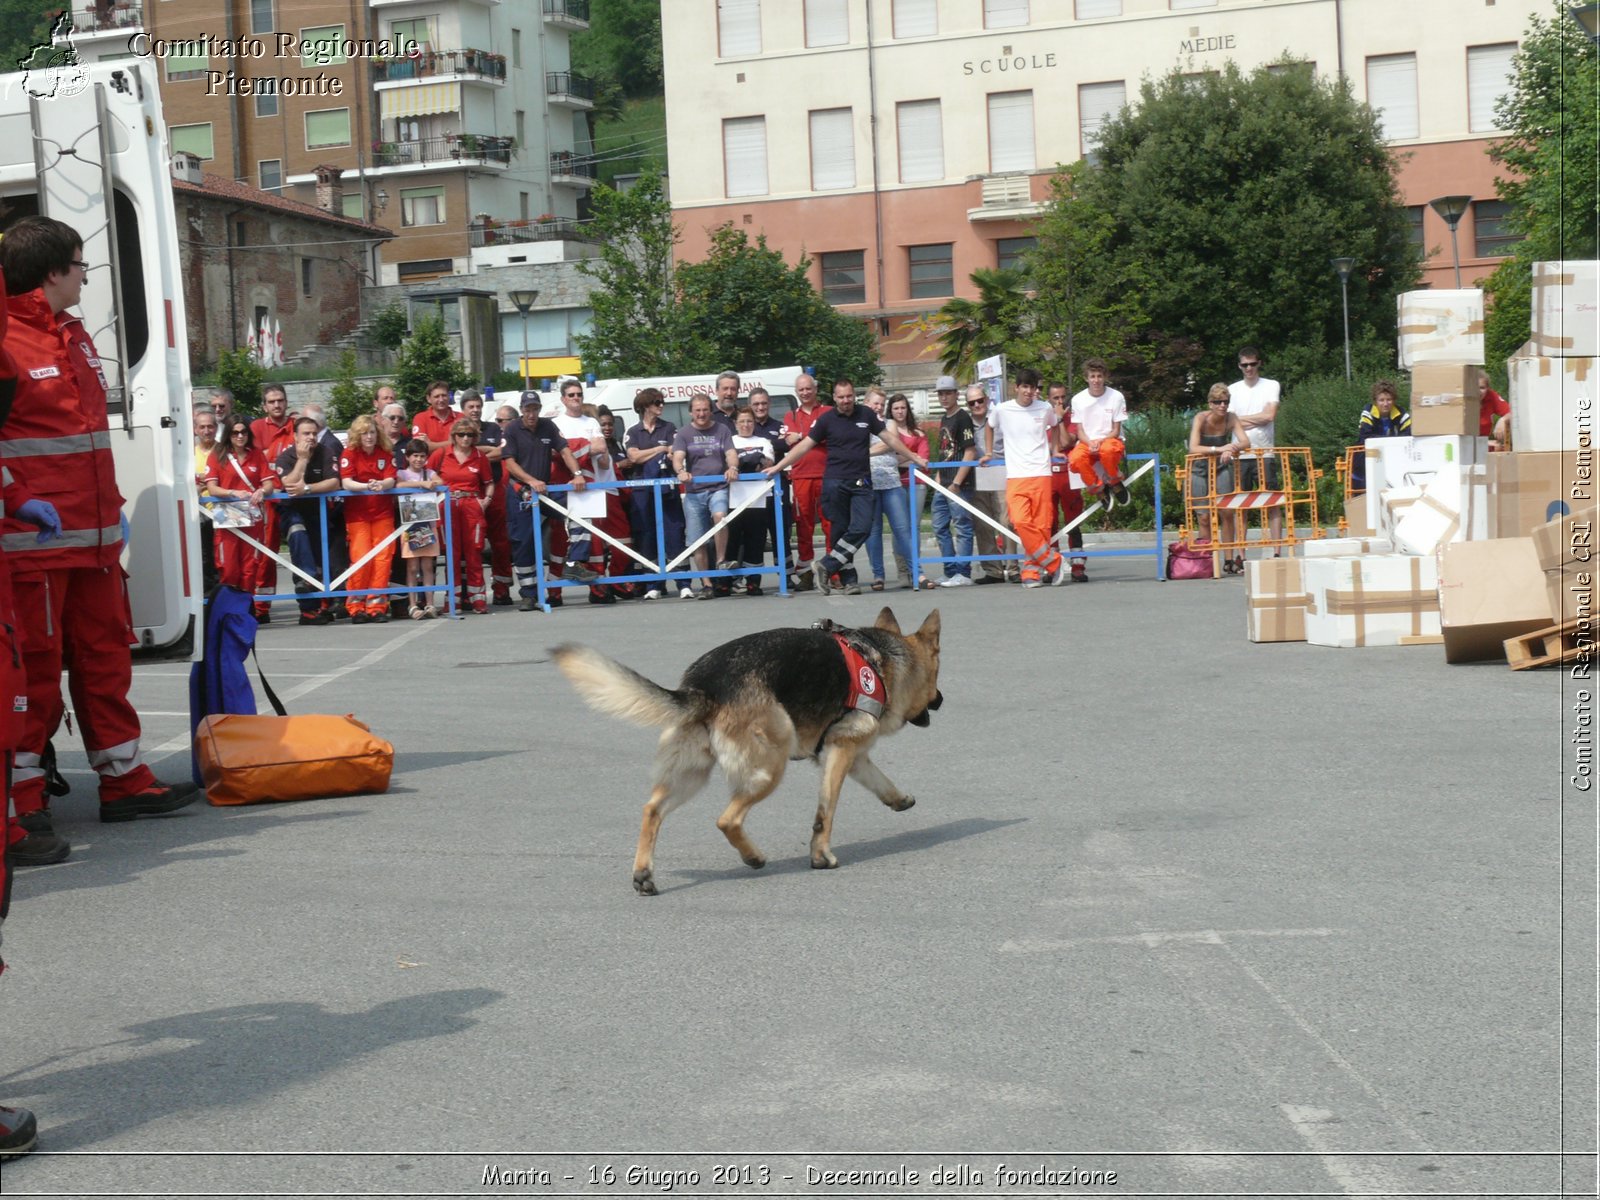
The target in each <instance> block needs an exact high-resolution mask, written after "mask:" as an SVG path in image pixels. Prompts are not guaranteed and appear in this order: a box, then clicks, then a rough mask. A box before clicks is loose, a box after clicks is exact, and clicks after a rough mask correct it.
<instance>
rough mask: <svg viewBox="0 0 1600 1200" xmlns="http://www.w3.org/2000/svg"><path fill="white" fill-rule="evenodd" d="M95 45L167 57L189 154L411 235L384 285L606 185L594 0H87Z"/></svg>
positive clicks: (441, 266)
mask: <svg viewBox="0 0 1600 1200" xmlns="http://www.w3.org/2000/svg"><path fill="white" fill-rule="evenodd" d="M73 8H74V11H73V15H72V27H73V28H72V33H71V35H70V36H71V37H72V40H73V44H74V46H75V47H76V49H77V51H78V54H79V56H80V57H81V58H83V59H84V60H104V59H108V58H122V57H133V56H138V57H147V58H155V59H158V60H159V61H160V62H161V64H162V84H161V88H162V101H163V105H164V108H165V112H166V117H167V123H168V127H169V130H170V134H171V139H172V146H173V150H174V151H175V152H177V151H187V152H189V153H192V154H194V155H196V156H198V157H199V158H200V159H201V160H202V162H203V164H204V168H203V169H204V170H205V171H206V172H207V173H210V174H214V175H217V176H221V177H223V178H226V179H232V180H236V181H239V182H241V183H246V184H250V185H252V186H255V187H258V188H260V189H262V190H264V191H267V192H270V193H273V194H276V195H282V196H286V197H289V198H291V199H294V200H298V201H301V202H303V203H306V204H314V203H315V202H316V199H317V181H318V172H319V170H321V171H322V172H323V175H324V177H326V175H327V173H328V172H329V171H332V172H336V175H335V180H336V183H335V187H336V188H337V191H338V202H337V211H338V212H340V213H341V214H343V215H344V216H346V217H350V218H353V219H359V220H363V221H368V222H371V223H373V224H376V225H380V226H383V227H386V228H388V229H390V230H392V231H393V232H394V234H395V235H396V236H395V237H393V238H392V239H390V240H388V241H387V242H384V243H382V244H381V245H380V246H379V247H378V248H376V249H375V250H374V252H373V253H374V261H373V264H372V271H371V278H372V282H374V283H376V284H409V283H420V282H424V281H427V280H432V279H438V278H441V277H444V276H449V275H452V274H462V273H466V272H467V271H468V270H469V269H470V264H471V261H472V252H473V250H474V248H477V247H482V246H483V245H485V244H486V243H488V242H492V241H493V240H495V238H496V237H497V236H498V238H499V240H500V241H502V242H504V241H507V240H512V239H515V238H516V237H517V236H518V231H520V230H522V229H536V228H537V227H539V226H540V225H550V224H551V223H554V222H570V221H571V220H573V219H574V218H576V217H577V216H578V215H579V213H580V208H581V207H582V206H583V201H584V199H585V198H586V196H587V193H588V189H589V188H590V187H591V186H592V185H593V180H594V175H595V168H594V165H593V161H592V160H593V153H592V148H593V146H592V140H591V136H590V130H589V123H588V115H587V114H588V113H589V112H590V111H591V110H592V108H593V103H592V101H593V94H594V93H593V87H592V84H591V83H590V81H589V80H587V79H586V78H584V77H583V76H581V75H579V74H577V73H575V72H573V70H572V69H571V60H570V56H569V44H568V39H569V38H570V36H571V34H573V33H574V32H577V31H580V30H582V29H585V28H587V27H588V15H589V0H514V2H506V3H502V2H501V0H350V2H349V3H346V4H342V5H324V4H319V3H314V2H313V0H220V2H219V0H142V3H140V2H135V0H129V2H122V0H73Z"/></svg>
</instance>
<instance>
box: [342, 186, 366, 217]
mask: <svg viewBox="0 0 1600 1200" xmlns="http://www.w3.org/2000/svg"><path fill="white" fill-rule="evenodd" d="M339 212H340V214H341V215H343V216H346V217H350V218H351V219H353V220H356V221H365V220H366V219H367V212H366V208H365V207H364V206H363V205H362V203H361V193H360V192H346V193H345V194H344V195H342V196H340V197H339Z"/></svg>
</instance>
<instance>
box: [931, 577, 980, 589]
mask: <svg viewBox="0 0 1600 1200" xmlns="http://www.w3.org/2000/svg"><path fill="white" fill-rule="evenodd" d="M938 586H939V587H971V586H972V576H971V575H951V576H948V577H947V578H944V579H941V580H940V581H939V584H938Z"/></svg>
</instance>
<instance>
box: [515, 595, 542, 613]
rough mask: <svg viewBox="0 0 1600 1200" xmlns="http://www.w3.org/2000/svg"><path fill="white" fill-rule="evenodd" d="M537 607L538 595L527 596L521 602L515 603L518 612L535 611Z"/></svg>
mask: <svg viewBox="0 0 1600 1200" xmlns="http://www.w3.org/2000/svg"><path fill="white" fill-rule="evenodd" d="M538 608H539V597H537V596H528V597H526V598H525V599H524V600H523V601H522V603H521V604H519V605H517V611H518V612H535V611H537V610H538Z"/></svg>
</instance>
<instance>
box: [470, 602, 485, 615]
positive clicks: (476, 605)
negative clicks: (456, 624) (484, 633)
mask: <svg viewBox="0 0 1600 1200" xmlns="http://www.w3.org/2000/svg"><path fill="white" fill-rule="evenodd" d="M472 611H473V613H474V614H476V615H477V616H480V617H487V616H488V615H489V606H488V605H487V604H485V603H484V602H483V601H482V600H474V601H473V602H472Z"/></svg>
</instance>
